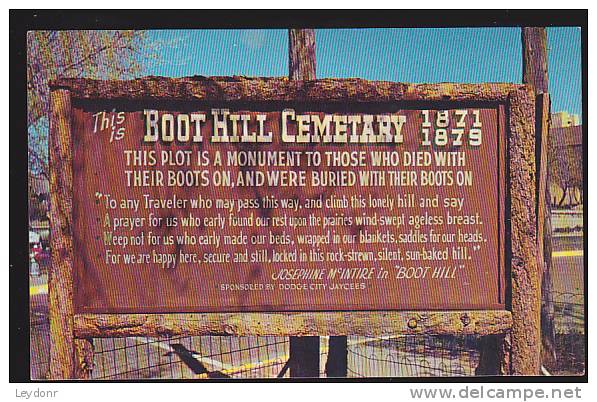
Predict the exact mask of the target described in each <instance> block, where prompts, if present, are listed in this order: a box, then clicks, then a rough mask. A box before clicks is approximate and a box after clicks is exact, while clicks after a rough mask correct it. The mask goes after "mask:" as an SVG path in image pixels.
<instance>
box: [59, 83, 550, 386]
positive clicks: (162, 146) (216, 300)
mask: <svg viewBox="0 0 597 402" xmlns="http://www.w3.org/2000/svg"><path fill="white" fill-rule="evenodd" d="M50 100H51V102H50V103H51V114H50V183H51V189H52V191H51V210H50V221H51V225H52V238H51V242H52V270H51V271H50V275H49V315H50V326H51V331H50V333H51V344H52V348H51V358H50V362H51V364H50V365H51V373H52V377H53V378H71V377H73V376H75V375H78V374H76V373H77V372H78V370H82V371H85V370H84V367H83V366H85V364H84V362H85V361H88V360H89V359H92V356H91V357H89V353H88V351H89V350H90V349H91V350H92V346H91V342H89V341H88V339H90V338H94V337H126V336H163V335H171V336H174V335H277V336H310V335H330V336H334V335H365V336H386V335H392V336H395V335H397V334H442V335H445V334H475V335H479V336H486V335H496V336H498V338H497V339H499V340H500V342H501V345H502V346H501V347H500V348H499V349H500V353H501V357H500V358H499V360H500V368H499V370H500V372H503V373H513V374H533V373H536V371H537V367H539V358H538V356H539V353H538V351H539V348H540V329H539V328H540V327H539V323H540V283H541V275H540V270H539V269H538V265H537V255H538V254H537V236H536V216H535V214H536V210H535V207H536V202H535V201H536V200H535V186H536V181H535V140H534V131H535V126H534V124H535V123H534V118H535V103H534V94H533V93H532V91H531V90H530V89H529V88H528V87H526V86H524V85H517V84H404V83H393V82H371V81H365V80H359V79H348V80H342V79H326V80H313V81H294V82H293V81H289V80H287V79H284V78H243V77H219V78H218V77H213V78H209V77H190V78H180V79H172V78H156V77H153V78H145V79H139V80H133V81H95V80H86V79H65V80H59V81H55V82H53V83H52V84H51V96H50ZM73 345H74V350H75V351H76V355H77V356H78V357H77V359H78V360H77V359H75V356H74V353H73ZM81 356H83V357H81ZM84 356H87V357H84ZM86 359H87V360H86ZM81 361H82V362H83V363H81Z"/></svg>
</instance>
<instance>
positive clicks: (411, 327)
mask: <svg viewBox="0 0 597 402" xmlns="http://www.w3.org/2000/svg"><path fill="white" fill-rule="evenodd" d="M511 326H512V315H511V313H510V312H509V311H504V310H490V311H433V312H421V311H417V312H382V311H361V312H305V313H225V314H224V313H222V314H218V313H209V314H120V315H119V314H76V315H75V316H74V327H75V329H74V332H75V336H76V337H78V338H92V337H121V336H171V335H236V336H244V335H279V336H313V335H320V336H323V335H330V336H335V335H363V336H382V335H396V334H438V335H446V334H476V335H493V334H499V333H505V332H507V331H508V330H509V329H510V328H511Z"/></svg>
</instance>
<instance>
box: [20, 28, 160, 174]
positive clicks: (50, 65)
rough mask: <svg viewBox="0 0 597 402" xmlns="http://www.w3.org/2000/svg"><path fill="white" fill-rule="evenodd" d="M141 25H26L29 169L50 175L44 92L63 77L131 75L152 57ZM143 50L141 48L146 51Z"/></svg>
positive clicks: (46, 93) (114, 77) (46, 97)
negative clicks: (122, 28) (135, 27)
mask: <svg viewBox="0 0 597 402" xmlns="http://www.w3.org/2000/svg"><path fill="white" fill-rule="evenodd" d="M146 41H147V35H146V32H145V31H30V32H29V33H28V35H27V128H28V138H29V170H30V171H31V172H32V173H34V174H36V175H42V176H45V177H46V178H48V131H49V127H48V119H47V116H48V113H49V110H48V105H49V102H48V100H49V99H48V98H49V91H50V90H49V87H48V84H49V82H50V81H51V80H53V79H56V78H61V77H69V78H71V77H72V78H78V77H87V78H97V79H116V78H121V79H122V78H132V77H134V76H136V75H137V74H139V73H140V72H141V71H142V66H143V65H144V62H145V61H146V60H147V59H148V58H150V57H152V56H151V55H148V54H147V52H146V48H145V44H146ZM144 50H145V51H144Z"/></svg>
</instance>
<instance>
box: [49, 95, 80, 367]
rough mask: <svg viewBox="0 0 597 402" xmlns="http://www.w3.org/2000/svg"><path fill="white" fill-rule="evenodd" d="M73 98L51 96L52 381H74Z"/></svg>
mask: <svg viewBox="0 0 597 402" xmlns="http://www.w3.org/2000/svg"><path fill="white" fill-rule="evenodd" d="M70 112H71V98H70V93H69V91H68V90H66V89H56V90H53V91H52V92H51V93H50V189H51V191H50V197H51V203H50V228H51V233H52V236H51V240H50V242H51V250H52V257H51V261H52V265H51V268H50V271H49V278H48V298H49V301H48V306H49V318H50V344H51V347H50V378H51V379H65V378H72V377H73V373H74V350H73V321H72V317H73V288H72V274H73V258H74V255H73V237H72V204H73V203H72V188H73V170H72V154H71V150H72V138H71V132H70V131H71V121H70Z"/></svg>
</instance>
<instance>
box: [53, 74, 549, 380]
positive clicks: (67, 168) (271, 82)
mask: <svg viewBox="0 0 597 402" xmlns="http://www.w3.org/2000/svg"><path fill="white" fill-rule="evenodd" d="M50 88H51V114H50V166H51V172H50V175H51V180H50V183H51V189H52V191H51V194H52V206H51V213H50V220H51V228H52V234H53V236H52V269H51V272H50V279H49V298H50V326H51V362H50V367H51V368H50V376H51V377H52V378H55V379H61V378H73V377H74V376H75V375H79V376H80V375H81V374H80V373H86V374H84V375H83V376H87V375H88V366H89V358H88V357H82V356H79V355H80V353H81V350H82V349H84V351H85V352H84V354H88V353H89V349H90V348H92V346H89V345H86V346H85V344H84V343H81V342H79V343H78V346H77V348H76V350H77V356H78V357H77V356H75V347H74V342H75V339H85V338H92V337H114V336H118V337H125V336H140V335H144V336H162V335H183V334H184V335H239V336H240V335H280V336H308V335H348V334H350V335H366V336H377V335H396V334H476V335H495V334H504V336H502V337H501V338H502V339H503V340H504V345H503V347H502V348H501V350H500V353H501V355H502V361H501V362H500V363H499V364H500V371H501V372H502V373H504V374H516V375H537V374H538V373H539V367H540V345H541V341H540V292H541V287H540V277H541V276H540V272H539V271H538V265H537V242H536V232H535V225H536V215H535V214H536V211H535V206H536V195H535V188H536V176H535V174H536V172H535V124H534V118H535V100H534V99H535V98H534V93H533V91H532V89H530V88H529V87H528V86H525V85H518V84H501V83H500V84H497V83H496V84H493V83H492V84H451V83H441V84H405V83H394V82H372V81H366V80H361V79H322V80H311V81H291V80H289V79H287V78H245V77H190V78H179V79H172V78H161V77H147V78H144V79H137V80H132V81H95V80H88V79H61V80H57V81H53V82H52V83H51V85H50ZM71 98H72V100H73V101H75V100H86V99H102V100H116V99H119V100H128V101H150V100H178V101H190V100H200V101H205V102H210V101H214V102H215V101H217V102H259V101H261V102H276V101H293V102H327V103H343V102H352V103H355V102H357V103H361V102H365V103H366V102H488V103H492V104H501V105H504V106H505V108H506V115H507V119H508V120H507V121H508V127H509V130H507V131H508V133H507V137H508V138H507V151H506V153H507V161H508V164H507V172H506V181H507V195H508V200H509V202H507V203H506V220H507V231H506V242H507V246H506V253H507V256H508V257H509V258H508V259H507V268H509V270H508V269H507V270H506V272H507V273H509V275H510V277H509V278H508V279H507V283H506V288H507V290H508V291H509V292H508V294H507V296H509V298H508V297H507V303H506V307H507V309H506V310H499V311H495V310H489V311H487V310H486V311H432V312H395V311H371V312H369V311H360V312H301V313H298V312H296V313H226V314H218V313H204V314H74V311H73V303H72V286H73V285H72V284H73V282H72V281H73V278H72V275H73V249H72V247H73V246H72V245H73V238H72V236H73V233H72V225H71V219H72V201H73V200H72V133H71V131H70V113H71ZM77 360H78V361H80V362H83V363H81V364H84V365H85V367H79V368H77V367H75V366H77V363H76V361H77Z"/></svg>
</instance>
